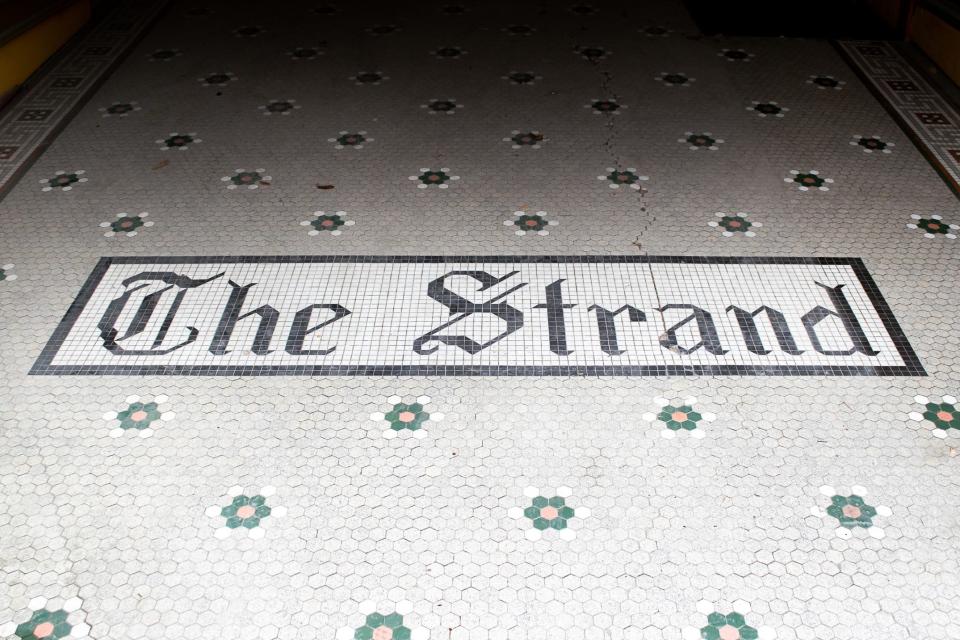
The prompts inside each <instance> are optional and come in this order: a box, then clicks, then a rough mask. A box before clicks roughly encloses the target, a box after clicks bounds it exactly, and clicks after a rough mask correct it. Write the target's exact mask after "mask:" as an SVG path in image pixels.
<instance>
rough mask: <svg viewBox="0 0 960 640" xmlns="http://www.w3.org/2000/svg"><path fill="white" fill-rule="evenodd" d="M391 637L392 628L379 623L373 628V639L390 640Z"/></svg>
mask: <svg viewBox="0 0 960 640" xmlns="http://www.w3.org/2000/svg"><path fill="white" fill-rule="evenodd" d="M391 638H393V629H391V628H390V627H388V626H386V625H380V626H379V627H377V628H376V629H374V630H373V640H390V639H391Z"/></svg>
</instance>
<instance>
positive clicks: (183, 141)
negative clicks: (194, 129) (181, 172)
mask: <svg viewBox="0 0 960 640" xmlns="http://www.w3.org/2000/svg"><path fill="white" fill-rule="evenodd" d="M156 142H157V144H158V145H160V149H161V150H162V151H169V150H170V149H177V150H179V151H186V150H187V149H188V148H189V147H190V145H192V144H199V143H201V142H203V140H201V139H200V138H198V137H197V134H196V133H171V134H169V135H168V136H167V137H166V138H160V139H159V140H157V141H156Z"/></svg>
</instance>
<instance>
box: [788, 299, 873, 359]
mask: <svg viewBox="0 0 960 640" xmlns="http://www.w3.org/2000/svg"><path fill="white" fill-rule="evenodd" d="M814 282H815V283H816V285H817V286H819V287H823V289H825V290H826V292H827V295H828V296H830V302H832V303H833V306H834V307H835V308H836V311H833V310H831V309H827V308H825V307H821V306H819V305H818V306H816V307H814V308H813V309H811V310H810V311H808V312H807V313H805V314H804V315H803V317H802V318H801V320H803V326H804V327H805V328H806V330H807V335H808V336H809V337H810V342H812V343H813V348H814V349H815V350H816V351H817V352H818V353H822V354H823V355H825V356H849V355H851V354H854V353H858V352H859V353H862V354H864V355H868V356H875V355H877V354H879V353H880V352H879V351H874V349H873V347H871V346H870V341H869V340H868V339H867V334H866V333H864V332H863V327H861V326H860V321H859V320H857V316H855V315H854V313H853V308H851V307H850V303H849V302H847V298H846V296H844V295H843V285H842V284H838V285H837V286H836V287H828V286H827V285H825V284H820V283H819V282H816V281H814ZM827 316H833V317H835V318H840V322H841V323H843V328H844V329H845V330H846V331H847V335H848V336H849V337H850V341H851V342H852V343H853V346H851V347H850V348H849V349H824V348H823V344H822V343H821V342H820V336H819V335H817V324H818V323H819V322H820V321H821V320H823V319H824V318H826V317H827Z"/></svg>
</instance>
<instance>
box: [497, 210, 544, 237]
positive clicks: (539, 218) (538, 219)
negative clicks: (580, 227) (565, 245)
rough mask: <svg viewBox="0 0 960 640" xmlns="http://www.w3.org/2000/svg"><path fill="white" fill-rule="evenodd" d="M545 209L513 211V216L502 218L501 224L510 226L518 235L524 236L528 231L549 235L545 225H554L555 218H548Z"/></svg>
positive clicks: (539, 234)
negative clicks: (528, 211) (506, 218)
mask: <svg viewBox="0 0 960 640" xmlns="http://www.w3.org/2000/svg"><path fill="white" fill-rule="evenodd" d="M546 214H547V212H546V211H537V212H536V213H527V212H526V211H514V212H513V218H512V219H510V220H504V221H503V224H504V225H506V226H508V227H512V228H513V229H514V233H515V234H517V235H518V236H525V235H527V234H528V233H535V234H537V235H538V236H545V235H549V234H550V232H549V231H547V227H550V226H555V225H556V224H557V221H556V220H548V219H547V218H546Z"/></svg>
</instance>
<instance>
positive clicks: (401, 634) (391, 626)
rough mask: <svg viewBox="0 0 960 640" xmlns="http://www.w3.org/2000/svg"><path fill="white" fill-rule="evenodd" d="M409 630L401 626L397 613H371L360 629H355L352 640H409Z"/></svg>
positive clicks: (399, 616)
mask: <svg viewBox="0 0 960 640" xmlns="http://www.w3.org/2000/svg"><path fill="white" fill-rule="evenodd" d="M410 635H411V634H410V629H409V628H407V627H405V626H404V625H403V616H402V615H400V614H399V613H396V612H394V613H388V614H383V613H371V614H369V615H368V616H367V619H366V620H365V621H364V624H363V626H362V627H357V629H356V631H355V632H354V634H353V638H354V640H410Z"/></svg>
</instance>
